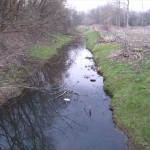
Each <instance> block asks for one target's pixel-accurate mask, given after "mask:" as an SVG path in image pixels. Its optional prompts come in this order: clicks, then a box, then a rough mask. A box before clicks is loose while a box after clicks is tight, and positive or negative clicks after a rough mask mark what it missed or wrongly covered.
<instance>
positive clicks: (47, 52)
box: [28, 35, 71, 61]
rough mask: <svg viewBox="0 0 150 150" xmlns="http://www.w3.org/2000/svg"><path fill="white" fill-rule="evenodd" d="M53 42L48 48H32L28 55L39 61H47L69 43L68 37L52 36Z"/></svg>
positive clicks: (69, 38)
mask: <svg viewBox="0 0 150 150" xmlns="http://www.w3.org/2000/svg"><path fill="white" fill-rule="evenodd" d="M53 38H54V42H53V43H52V44H51V45H50V46H33V47H32V48H31V49H30V50H29V51H28V55H29V56H30V57H32V58H36V59H39V60H43V61H45V60H47V59H49V58H51V57H52V56H54V55H55V54H57V53H58V50H59V49H60V48H62V47H63V46H64V45H66V44H67V43H69V42H70V41H71V37H70V36H68V35H57V36H53Z"/></svg>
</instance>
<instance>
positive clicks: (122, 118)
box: [82, 29, 150, 150]
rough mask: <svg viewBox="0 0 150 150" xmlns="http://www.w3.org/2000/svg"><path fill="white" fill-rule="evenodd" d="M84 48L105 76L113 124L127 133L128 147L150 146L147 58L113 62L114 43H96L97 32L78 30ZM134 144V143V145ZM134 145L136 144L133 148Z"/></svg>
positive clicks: (149, 86)
mask: <svg viewBox="0 0 150 150" xmlns="http://www.w3.org/2000/svg"><path fill="white" fill-rule="evenodd" d="M82 32H83V33H84V35H85V36H86V38H87V48H88V49H90V50H91V51H92V52H93V55H94V57H95V59H96V61H97V65H98V67H99V68H100V70H101V72H102V73H103V74H104V76H105V79H106V80H105V89H106V90H109V92H110V93H111V95H112V96H113V97H112V104H111V107H112V109H113V110H114V119H115V121H116V124H117V126H119V127H120V128H123V129H124V131H126V133H127V134H128V136H129V138H130V141H129V142H131V143H132V144H131V145H130V148H131V146H133V148H132V149H139V150H149V149H150V66H149V65H147V59H143V60H141V61H137V62H132V63H131V62H130V61H128V60H126V61H117V60H113V59H110V57H109V56H110V55H111V54H113V53H115V52H116V51H117V50H118V49H119V47H120V46H119V45H117V44H115V43H98V40H99V38H100V33H98V32H95V31H92V30H91V29H82ZM134 143H135V145H134ZM137 145H138V147H136V146H137Z"/></svg>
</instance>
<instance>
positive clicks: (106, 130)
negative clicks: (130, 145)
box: [0, 39, 127, 150]
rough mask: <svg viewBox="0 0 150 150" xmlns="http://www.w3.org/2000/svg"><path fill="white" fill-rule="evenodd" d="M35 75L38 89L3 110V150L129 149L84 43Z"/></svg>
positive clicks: (0, 139)
mask: <svg viewBox="0 0 150 150" xmlns="http://www.w3.org/2000/svg"><path fill="white" fill-rule="evenodd" d="M33 76H34V77H33V78H34V79H33V80H32V82H33V83H34V85H36V87H39V89H36V90H34V91H33V90H32V91H27V92H26V93H25V94H24V95H23V96H22V97H20V98H17V103H15V104H12V105H10V106H9V107H8V106H7V107H4V108H2V109H1V115H0V147H1V150H5V149H6V150H9V149H10V150H127V143H126V142H127V140H126V136H125V135H124V134H123V133H122V132H121V131H119V130H118V129H116V128H115V125H114V123H113V119H112V112H111V111H110V110H109V107H110V103H111V100H110V98H109V97H108V96H106V94H105V93H104V90H103V77H101V76H100V75H99V74H98V73H97V72H96V67H95V64H94V62H93V59H92V54H91V53H90V52H89V51H88V50H87V49H86V45H85V41H84V40H83V39H80V40H79V41H78V42H76V43H75V45H72V46H68V47H67V48H66V53H65V54H64V53H63V54H62V55H60V56H59V57H58V58H55V59H54V60H53V61H50V62H49V63H47V64H46V65H45V66H44V67H43V68H41V70H40V71H39V72H38V73H35V74H34V75H33ZM37 81H38V82H37ZM64 99H67V100H68V101H64Z"/></svg>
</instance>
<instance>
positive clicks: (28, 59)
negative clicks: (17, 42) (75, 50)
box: [0, 35, 72, 104]
mask: <svg viewBox="0 0 150 150" xmlns="http://www.w3.org/2000/svg"><path fill="white" fill-rule="evenodd" d="M71 39H72V37H71V36H69V35H57V36H53V38H52V39H50V40H49V41H50V42H49V43H48V42H47V44H46V46H43V45H44V44H43V45H42V46H39V45H33V46H32V47H30V48H29V50H26V51H25V52H24V53H22V54H21V58H20V59H17V61H18V62H17V61H16V62H15V63H14V64H13V65H10V67H8V68H4V70H3V71H1V72H0V87H1V88H0V104H3V103H5V102H7V99H10V98H12V97H16V96H18V95H20V94H21V91H22V90H23V89H24V87H26V86H30V85H27V84H26V82H24V81H25V80H26V79H27V78H28V77H29V76H31V75H32V73H33V72H35V71H36V70H37V69H38V68H40V66H41V65H43V63H45V62H46V61H47V60H48V59H50V58H52V57H53V56H54V55H57V54H58V52H59V50H60V49H61V48H62V47H64V46H65V45H66V44H68V43H69V42H71Z"/></svg>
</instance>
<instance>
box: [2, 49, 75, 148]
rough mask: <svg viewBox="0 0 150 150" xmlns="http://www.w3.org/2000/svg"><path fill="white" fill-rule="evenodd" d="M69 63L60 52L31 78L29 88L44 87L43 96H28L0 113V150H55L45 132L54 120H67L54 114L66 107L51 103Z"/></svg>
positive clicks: (36, 94) (38, 93) (58, 90)
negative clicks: (57, 118)
mask: <svg viewBox="0 0 150 150" xmlns="http://www.w3.org/2000/svg"><path fill="white" fill-rule="evenodd" d="M63 52H64V51H63ZM68 60H69V59H68V51H65V53H62V52H60V55H59V56H57V57H55V58H54V59H52V60H51V61H50V62H49V63H47V64H46V65H45V66H44V67H42V68H41V69H40V71H39V72H38V73H35V74H34V75H33V79H32V84H33V85H34V86H38V87H44V88H45V89H46V92H39V91H31V92H27V93H26V94H25V96H24V97H23V98H21V100H20V101H19V102H18V103H17V104H13V105H11V106H7V108H5V109H1V110H0V150H9V149H10V150H50V149H54V147H53V140H52V137H51V135H47V133H45V132H46V131H47V130H49V129H50V128H52V123H53V121H54V118H56V117H60V118H62V120H65V119H66V118H65V117H64V118H63V116H61V115H60V114H59V113H58V112H57V110H59V109H61V108H62V107H66V105H62V102H54V101H52V100H53V99H54V98H55V97H56V94H51V93H59V92H60V91H61V90H62V89H61V88H59V85H61V84H62V83H61V82H63V77H64V73H65V72H66V70H67V69H68V67H69V66H70V65H71V63H72V61H71V60H69V61H68ZM37 81H38V82H37ZM52 87H57V88H54V89H53V90H52ZM47 93H49V94H47ZM49 134H50V133H49Z"/></svg>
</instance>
